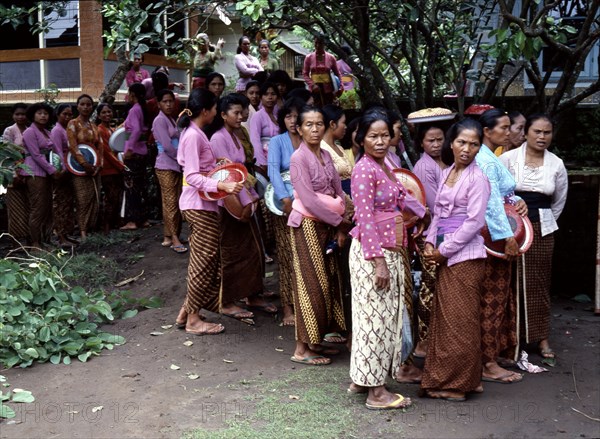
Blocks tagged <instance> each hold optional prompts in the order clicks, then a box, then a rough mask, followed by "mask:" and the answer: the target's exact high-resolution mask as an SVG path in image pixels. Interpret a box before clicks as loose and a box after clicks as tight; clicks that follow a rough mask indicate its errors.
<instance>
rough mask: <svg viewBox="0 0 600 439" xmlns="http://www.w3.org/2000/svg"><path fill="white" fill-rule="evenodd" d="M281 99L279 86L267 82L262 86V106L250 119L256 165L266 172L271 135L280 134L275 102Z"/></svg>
mask: <svg viewBox="0 0 600 439" xmlns="http://www.w3.org/2000/svg"><path fill="white" fill-rule="evenodd" d="M278 99H279V91H278V90H277V86H276V85H275V84H273V83H272V82H265V83H264V84H262V85H261V86H260V101H261V104H262V108H261V109H260V110H258V111H257V112H256V114H254V116H253V117H252V120H251V121H250V140H251V141H252V146H253V147H254V157H255V158H256V166H258V167H262V168H263V170H264V172H263V173H265V174H266V167H267V155H268V152H269V141H270V140H271V137H275V136H276V135H278V134H279V125H278V124H277V115H276V114H275V111H274V110H275V104H277V100H278Z"/></svg>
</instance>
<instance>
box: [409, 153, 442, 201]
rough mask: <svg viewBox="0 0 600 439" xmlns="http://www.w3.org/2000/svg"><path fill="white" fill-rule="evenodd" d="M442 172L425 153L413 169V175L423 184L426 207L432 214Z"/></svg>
mask: <svg viewBox="0 0 600 439" xmlns="http://www.w3.org/2000/svg"><path fill="white" fill-rule="evenodd" d="M442 172H443V169H442V168H441V167H440V165H438V164H437V163H436V161H435V160H433V159H432V158H431V156H430V155H429V154H427V153H423V156H422V157H421V158H420V159H419V160H418V161H417V163H416V164H415V167H414V169H413V173H414V174H415V175H416V176H417V177H418V179H419V180H421V183H423V187H424V188H425V198H426V199H427V207H429V210H430V211H431V212H433V207H434V206H435V197H436V195H437V191H438V188H439V186H440V182H441V180H442Z"/></svg>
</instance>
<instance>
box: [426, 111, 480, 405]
mask: <svg viewBox="0 0 600 439" xmlns="http://www.w3.org/2000/svg"><path fill="white" fill-rule="evenodd" d="M482 138H483V130H482V129H481V125H479V123H478V122H476V121H474V120H472V119H465V120H463V121H461V122H457V123H456V124H454V125H453V126H452V127H451V128H450V130H449V131H448V139H447V140H446V142H445V144H444V150H445V153H447V154H448V155H450V154H451V155H452V156H453V158H454V164H453V165H452V166H451V167H450V168H448V169H446V170H445V171H444V173H443V174H442V179H441V182H440V186H439V189H438V194H437V197H436V199H435V207H434V217H433V221H432V223H431V226H430V227H429V234H428V235H427V244H425V258H426V260H427V262H428V263H430V264H435V265H436V267H437V268H438V271H437V279H436V294H435V296H434V301H433V311H432V316H431V325H430V327H429V339H428V340H429V343H428V348H427V357H426V359H425V370H424V373H423V381H422V382H421V387H422V389H423V390H424V392H425V395H426V396H428V397H430V398H436V399H446V400H448V401H464V400H465V398H466V394H467V393H468V392H477V393H480V392H482V391H483V386H482V385H481V371H482V364H481V355H482V353H481V331H480V320H479V312H480V297H481V284H482V282H483V279H484V275H485V259H486V252H485V248H484V246H483V238H482V237H481V233H480V231H481V228H482V227H483V226H484V225H485V211H486V208H487V204H488V200H489V198H490V183H489V181H488V179H487V177H486V176H485V175H484V174H483V172H482V171H481V169H480V168H479V167H478V166H477V163H476V161H475V156H476V155H477V153H478V152H479V149H480V147H481V144H482Z"/></svg>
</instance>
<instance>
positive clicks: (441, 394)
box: [425, 389, 467, 401]
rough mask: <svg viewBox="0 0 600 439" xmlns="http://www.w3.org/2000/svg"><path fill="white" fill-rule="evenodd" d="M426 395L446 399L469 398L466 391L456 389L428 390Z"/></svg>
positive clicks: (458, 399)
mask: <svg viewBox="0 0 600 439" xmlns="http://www.w3.org/2000/svg"><path fill="white" fill-rule="evenodd" d="M425 393H426V395H427V396H428V397H430V398H433V399H445V400H446V401H464V400H465V399H467V398H466V397H465V394H464V392H457V391H454V390H430V389H428V390H426V391H425Z"/></svg>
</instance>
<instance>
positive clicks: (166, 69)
mask: <svg viewBox="0 0 600 439" xmlns="http://www.w3.org/2000/svg"><path fill="white" fill-rule="evenodd" d="M152 73H164V74H165V75H167V76H169V74H170V72H169V67H167V66H156V68H155V69H154V71H153V72H152Z"/></svg>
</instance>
